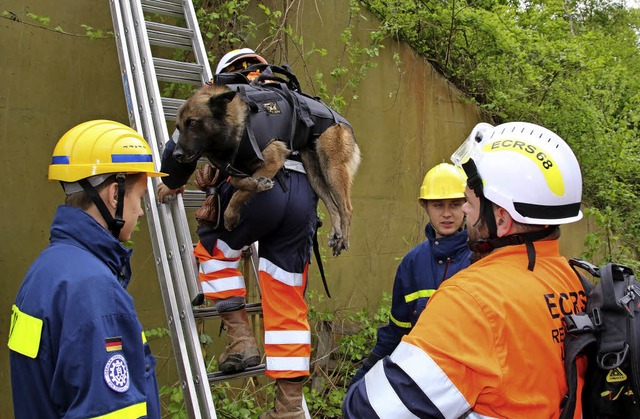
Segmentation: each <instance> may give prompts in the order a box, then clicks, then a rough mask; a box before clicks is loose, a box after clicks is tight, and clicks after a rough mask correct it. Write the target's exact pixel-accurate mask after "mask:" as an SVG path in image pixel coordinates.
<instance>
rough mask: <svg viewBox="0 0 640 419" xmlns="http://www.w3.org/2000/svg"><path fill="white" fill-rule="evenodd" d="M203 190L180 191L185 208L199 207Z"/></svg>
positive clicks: (203, 195) (203, 197)
mask: <svg viewBox="0 0 640 419" xmlns="http://www.w3.org/2000/svg"><path fill="white" fill-rule="evenodd" d="M204 199H205V194H204V191H200V190H196V189H185V191H184V192H183V193H182V202H183V203H184V207H185V208H200V206H201V205H202V203H203V202H204Z"/></svg>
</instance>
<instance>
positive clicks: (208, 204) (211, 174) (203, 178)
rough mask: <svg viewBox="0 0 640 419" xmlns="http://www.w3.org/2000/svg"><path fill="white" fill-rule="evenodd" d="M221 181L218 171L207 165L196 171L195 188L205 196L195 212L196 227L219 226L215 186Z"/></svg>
mask: <svg viewBox="0 0 640 419" xmlns="http://www.w3.org/2000/svg"><path fill="white" fill-rule="evenodd" d="M223 180H224V179H222V176H221V175H220V171H219V170H218V169H217V168H215V167H213V166H212V165H210V164H209V163H206V164H205V165H204V166H202V167H201V168H200V169H198V170H197V171H196V179H195V184H196V187H197V188H198V189H200V190H201V191H204V192H205V195H206V198H205V200H204V202H203V203H202V205H201V206H200V208H198V209H197V210H196V220H197V221H198V225H209V226H211V227H213V228H217V227H218V226H219V225H220V197H219V196H218V191H217V186H218V185H220V184H221V183H222V181H223Z"/></svg>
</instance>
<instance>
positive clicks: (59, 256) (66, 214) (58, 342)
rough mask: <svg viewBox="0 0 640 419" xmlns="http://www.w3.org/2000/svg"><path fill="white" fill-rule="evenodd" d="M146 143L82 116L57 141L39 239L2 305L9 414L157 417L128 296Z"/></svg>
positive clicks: (151, 371) (148, 172)
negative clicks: (52, 192)
mask: <svg viewBox="0 0 640 419" xmlns="http://www.w3.org/2000/svg"><path fill="white" fill-rule="evenodd" d="M149 176H151V177H157V176H164V173H160V172H157V171H155V169H154V164H153V160H152V154H151V150H150V149H149V146H148V145H147V143H146V141H145V140H144V139H143V138H142V136H140V134H138V133H137V132H136V131H135V130H133V129H131V128H129V127H128V126H126V125H123V124H120V123H118V122H113V121H107V120H94V121H88V122H85V123H82V124H79V125H77V126H76V127H74V128H72V129H71V130H69V131H68V132H67V133H66V134H64V136H62V138H60V140H59V141H58V143H57V145H56V147H55V149H54V152H53V157H52V161H51V165H50V166H49V180H57V181H60V183H61V184H62V187H63V189H64V192H65V194H66V200H65V204H66V205H61V206H59V207H58V209H57V212H56V214H55V217H54V219H53V223H52V226H51V236H50V244H49V246H48V247H47V248H46V249H45V250H43V251H42V253H40V255H39V256H38V258H37V259H36V260H35V262H34V263H33V264H32V265H31V267H30V269H29V271H28V272H27V275H26V277H25V278H24V281H23V282H22V285H21V286H20V289H19V291H18V295H17V297H16V300H15V304H14V305H13V307H12V317H11V327H10V331H9V339H8V346H9V348H10V349H11V350H10V355H9V357H10V363H11V385H12V393H13V406H14V414H15V418H16V419H33V418H38V419H47V418H95V417H100V418H153V419H156V418H160V399H159V394H158V383H157V378H156V373H155V363H156V361H155V358H154V356H153V355H152V354H151V350H150V349H149V344H148V343H147V341H146V338H145V335H144V332H143V329H142V325H141V324H140V321H139V320H138V316H137V315H136V310H135V308H134V305H133V299H132V298H131V296H130V295H129V294H128V293H127V291H126V287H127V285H128V284H129V281H130V279H131V268H130V263H129V260H130V257H131V253H132V251H131V250H130V249H127V248H126V247H125V246H123V244H122V243H123V242H126V241H128V240H129V239H130V237H131V233H132V231H133V230H134V228H135V226H136V222H137V220H138V218H139V217H140V216H141V215H143V214H144V213H143V210H142V207H141V200H142V198H143V197H144V195H145V193H146V190H147V177H149Z"/></svg>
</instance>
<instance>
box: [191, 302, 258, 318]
mask: <svg viewBox="0 0 640 419" xmlns="http://www.w3.org/2000/svg"><path fill="white" fill-rule="evenodd" d="M245 310H247V314H259V313H262V303H251V304H247V305H246V306H245ZM219 315H220V313H218V310H216V309H215V308H212V307H207V308H194V309H193V316H194V317H195V318H196V319H198V318H201V319H212V318H214V317H218V316H219Z"/></svg>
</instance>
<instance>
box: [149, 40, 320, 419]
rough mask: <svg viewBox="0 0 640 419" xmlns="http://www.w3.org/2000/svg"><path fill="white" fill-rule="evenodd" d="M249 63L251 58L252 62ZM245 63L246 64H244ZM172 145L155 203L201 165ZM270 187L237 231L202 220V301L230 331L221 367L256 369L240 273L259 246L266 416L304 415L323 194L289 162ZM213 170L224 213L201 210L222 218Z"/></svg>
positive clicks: (225, 62) (211, 182)
mask: <svg viewBox="0 0 640 419" xmlns="http://www.w3.org/2000/svg"><path fill="white" fill-rule="evenodd" d="M246 60H249V61H248V62H247V61H246ZM253 60H257V61H258V62H259V63H266V60H264V58H262V57H260V56H258V55H257V54H256V53H255V52H254V51H253V50H250V49H249V48H243V49H241V50H235V51H231V52H229V53H227V54H226V55H225V56H223V58H222V59H221V62H220V63H219V64H218V66H217V69H218V70H219V71H222V72H224V71H229V70H231V71H241V70H242V69H245V68H247V66H248V65H251V62H252V61H253ZM243 63H244V64H243ZM175 146H176V144H175V141H174V140H171V141H169V142H168V143H167V147H166V149H165V150H164V152H163V156H162V169H161V170H163V171H166V172H167V173H169V176H167V177H166V178H163V184H160V185H159V188H158V199H159V200H160V202H163V200H164V199H165V197H167V196H170V195H173V194H175V193H179V192H180V190H181V188H182V187H183V185H185V184H186V183H187V181H188V180H189V178H190V176H191V174H192V173H193V172H194V170H195V169H196V163H197V162H193V163H192V164H191V163H187V164H182V163H179V162H178V161H177V160H175V158H174V157H173V156H172V153H173V150H174V149H175ZM278 178H279V179H278V181H276V182H274V187H273V188H272V189H270V190H267V191H264V192H260V193H258V194H256V195H255V196H254V197H253V198H252V199H251V200H250V201H249V202H248V203H247V204H246V205H245V206H244V207H243V209H242V211H241V214H240V223H239V225H238V226H237V227H236V228H235V229H233V230H232V231H227V230H225V228H224V226H223V225H222V223H220V225H218V226H212V225H211V224H210V223H207V222H200V223H199V226H198V230H197V234H198V238H199V242H198V245H197V247H196V248H195V250H194V252H195V256H196V258H197V259H198V262H199V265H200V273H199V278H200V282H201V284H202V289H203V291H204V293H205V297H206V298H208V299H209V300H211V301H213V302H214V305H215V308H216V310H217V311H218V313H219V314H220V317H221V319H222V322H223V324H224V326H225V328H226V330H227V337H228V345H227V346H226V348H225V350H224V352H223V353H222V354H221V355H220V356H219V358H218V362H219V369H220V371H222V372H223V373H227V374H231V373H237V372H240V371H243V370H245V369H247V368H250V367H254V366H257V365H258V364H259V363H260V354H259V352H258V348H257V343H256V340H255V337H254V335H253V331H252V329H251V328H250V326H249V322H248V318H247V312H246V309H245V303H246V301H245V297H246V288H245V282H244V277H243V275H242V272H241V271H240V270H239V266H238V265H239V262H240V259H241V253H242V250H243V249H245V248H246V247H248V246H250V245H251V244H252V243H255V242H258V252H259V254H258V256H259V267H258V276H259V278H258V279H259V282H260V291H261V294H262V310H263V314H264V329H265V336H264V342H265V347H264V350H265V354H266V375H267V376H268V377H270V378H272V379H275V380H276V399H275V407H274V408H273V409H272V410H270V411H268V412H265V413H263V414H262V415H261V416H260V417H261V418H304V417H305V413H304V409H303V395H302V384H303V380H304V379H305V377H307V376H308V375H309V363H310V356H311V330H310V326H309V323H308V321H307V312H308V309H307V304H306V302H305V300H304V291H305V289H306V285H307V269H308V266H309V261H310V257H311V251H312V240H313V236H314V234H315V231H316V228H317V222H318V219H317V205H318V197H317V196H316V194H315V192H314V191H313V189H312V188H311V185H310V184H309V181H308V180H307V177H306V175H305V172H304V168H303V167H302V164H301V162H298V161H289V160H287V162H286V163H285V167H284V168H283V169H281V171H280V173H279V174H278ZM216 179H217V175H216V174H215V172H214V170H212V169H211V168H207V167H205V169H204V170H202V171H199V172H197V173H196V183H197V184H198V185H199V186H200V187H201V188H202V189H207V187H208V186H210V187H215V188H216V189H217V195H218V196H219V197H220V202H221V204H220V208H218V209H217V210H214V209H213V208H209V207H208V206H207V205H208V204H207V202H205V205H204V206H203V208H202V210H203V211H199V212H197V213H196V217H197V218H199V219H200V220H204V219H206V218H208V217H207V216H204V215H203V216H202V218H200V215H199V214H202V213H203V212H211V211H214V212H215V213H216V214H218V215H219V214H222V213H223V212H224V209H225V208H226V204H227V203H228V201H229V199H230V198H231V195H232V194H233V192H234V189H233V187H232V186H231V184H230V183H229V182H222V183H220V182H219V181H217V180H216Z"/></svg>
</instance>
